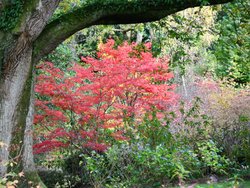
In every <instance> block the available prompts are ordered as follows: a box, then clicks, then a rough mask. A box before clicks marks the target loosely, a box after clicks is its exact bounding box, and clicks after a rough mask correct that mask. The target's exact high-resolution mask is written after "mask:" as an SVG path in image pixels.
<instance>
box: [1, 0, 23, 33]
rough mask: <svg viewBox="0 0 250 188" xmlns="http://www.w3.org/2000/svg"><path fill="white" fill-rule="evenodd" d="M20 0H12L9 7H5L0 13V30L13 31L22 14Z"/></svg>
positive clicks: (21, 2)
mask: <svg viewBox="0 0 250 188" xmlns="http://www.w3.org/2000/svg"><path fill="white" fill-rule="evenodd" d="M22 6H23V1H22V0H12V1H11V5H6V7H4V9H3V10H1V12H0V30H4V31H8V30H11V29H13V28H14V27H15V26H16V24H17V22H18V20H19V16H20V15H21V13H22Z"/></svg>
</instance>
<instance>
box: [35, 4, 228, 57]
mask: <svg viewBox="0 0 250 188" xmlns="http://www.w3.org/2000/svg"><path fill="white" fill-rule="evenodd" d="M230 1H232V0H208V2H209V5H215V4H222V3H227V2H230ZM200 5H202V0H155V1H153V0H107V1H104V0H103V1H100V0H93V1H92V2H91V3H89V4H86V5H84V6H82V7H81V8H78V9H76V10H74V11H72V12H70V13H68V14H65V15H62V16H61V17H59V18H58V19H56V20H54V21H52V22H51V23H50V24H48V25H47V26H46V27H45V29H44V31H43V32H42V33H41V35H40V36H39V38H38V39H37V41H36V42H35V49H34V52H35V53H34V60H35V61H38V60H40V59H41V58H42V57H43V56H45V55H47V54H48V53H50V52H51V51H52V50H54V49H55V48H56V47H57V46H58V45H59V44H60V43H61V42H63V41H64V40H65V39H67V38H68V37H69V36H71V35H72V34H74V33H75V32H77V31H79V30H81V29H84V28H87V27H89V26H92V25H101V24H103V25H107V24H129V23H140V22H150V21H156V20H159V19H161V18H164V17H166V16H168V15H170V14H173V13H175V12H178V11H181V10H184V9H186V8H190V7H195V6H200Z"/></svg>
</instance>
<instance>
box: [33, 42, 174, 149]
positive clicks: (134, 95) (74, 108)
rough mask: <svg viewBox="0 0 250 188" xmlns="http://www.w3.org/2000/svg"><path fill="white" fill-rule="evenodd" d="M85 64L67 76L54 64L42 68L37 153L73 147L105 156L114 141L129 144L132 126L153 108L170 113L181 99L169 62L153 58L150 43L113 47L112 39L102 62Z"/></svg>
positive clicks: (38, 86) (101, 55) (91, 60)
mask: <svg viewBox="0 0 250 188" xmlns="http://www.w3.org/2000/svg"><path fill="white" fill-rule="evenodd" d="M81 60H82V63H81V64H82V65H79V64H74V65H73V66H72V68H70V69H68V71H66V72H63V71H61V70H60V69H59V68H56V67H54V66H53V64H52V63H49V62H45V63H42V64H41V65H39V66H38V68H39V69H40V70H41V74H40V75H39V76H38V78H37V83H36V87H35V91H36V92H37V93H38V94H39V99H37V100H36V115H35V120H34V123H35V125H36V129H37V131H36V132H37V133H39V136H36V138H37V143H36V144H35V145H34V152H35V153H43V152H47V151H51V150H53V149H55V148H58V147H59V148H61V147H67V146H68V145H74V146H76V147H78V148H91V149H94V150H99V151H105V150H106V148H107V147H108V146H109V143H110V142H109V141H110V139H115V140H126V139H129V137H128V136H126V135H125V134H126V133H127V130H128V129H127V128H128V126H133V125H134V124H136V122H138V121H141V120H142V117H143V114H145V113H146V112H148V111H150V110H151V107H152V106H154V107H155V108H157V109H158V110H167V109H168V107H169V106H170V105H171V104H173V103H174V102H175V100H176V95H175V94H174V92H173V89H174V86H173V85H170V84H168V82H169V80H170V79H171V78H172V77H173V74H172V73H171V72H169V69H168V59H167V58H154V57H153V56H152V53H151V52H150V44H149V43H148V44H145V45H143V46H140V47H138V46H137V45H136V44H131V45H129V44H128V43H126V42H125V43H124V44H123V45H121V46H118V47H117V48H114V41H113V40H109V41H108V42H107V43H106V44H102V45H100V49H99V52H98V53H97V58H91V57H86V58H85V57H82V58H81ZM38 138H39V139H40V140H39V139H38Z"/></svg>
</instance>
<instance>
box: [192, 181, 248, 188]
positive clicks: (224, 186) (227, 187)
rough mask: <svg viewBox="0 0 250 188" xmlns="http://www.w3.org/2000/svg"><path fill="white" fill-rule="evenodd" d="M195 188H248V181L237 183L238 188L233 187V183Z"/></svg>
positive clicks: (196, 187)
mask: <svg viewBox="0 0 250 188" xmlns="http://www.w3.org/2000/svg"><path fill="white" fill-rule="evenodd" d="M194 187H195V188H234V187H235V188H238V187H239V188H250V181H244V182H241V183H239V185H238V186H236V185H235V186H234V182H232V181H231V182H222V183H216V184H199V185H196V186H194Z"/></svg>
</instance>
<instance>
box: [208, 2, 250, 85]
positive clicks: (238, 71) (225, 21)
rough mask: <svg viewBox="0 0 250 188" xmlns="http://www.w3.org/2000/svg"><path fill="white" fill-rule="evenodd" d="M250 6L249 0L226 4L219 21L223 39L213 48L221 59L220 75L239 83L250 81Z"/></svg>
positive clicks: (219, 15) (218, 64)
mask: <svg viewBox="0 0 250 188" xmlns="http://www.w3.org/2000/svg"><path fill="white" fill-rule="evenodd" d="M249 9H250V2H249V1H245V0H237V1H235V2H234V3H231V4H227V5H223V7H222V10H221V11H220V12H219V13H218V18H217V19H218V21H217V24H216V27H217V30H218V32H219V38H218V40H217V41H216V42H215V43H214V44H213V50H212V52H213V53H214V55H215V56H216V58H217V64H216V69H215V73H216V75H217V76H218V77H219V78H232V79H233V80H234V81H235V82H236V83H238V84H247V83H248V82H249V81H250V74H249V72H250V61H249V59H250V53H249V48H250V33H249V31H250V25H249V23H250V19H249Z"/></svg>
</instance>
